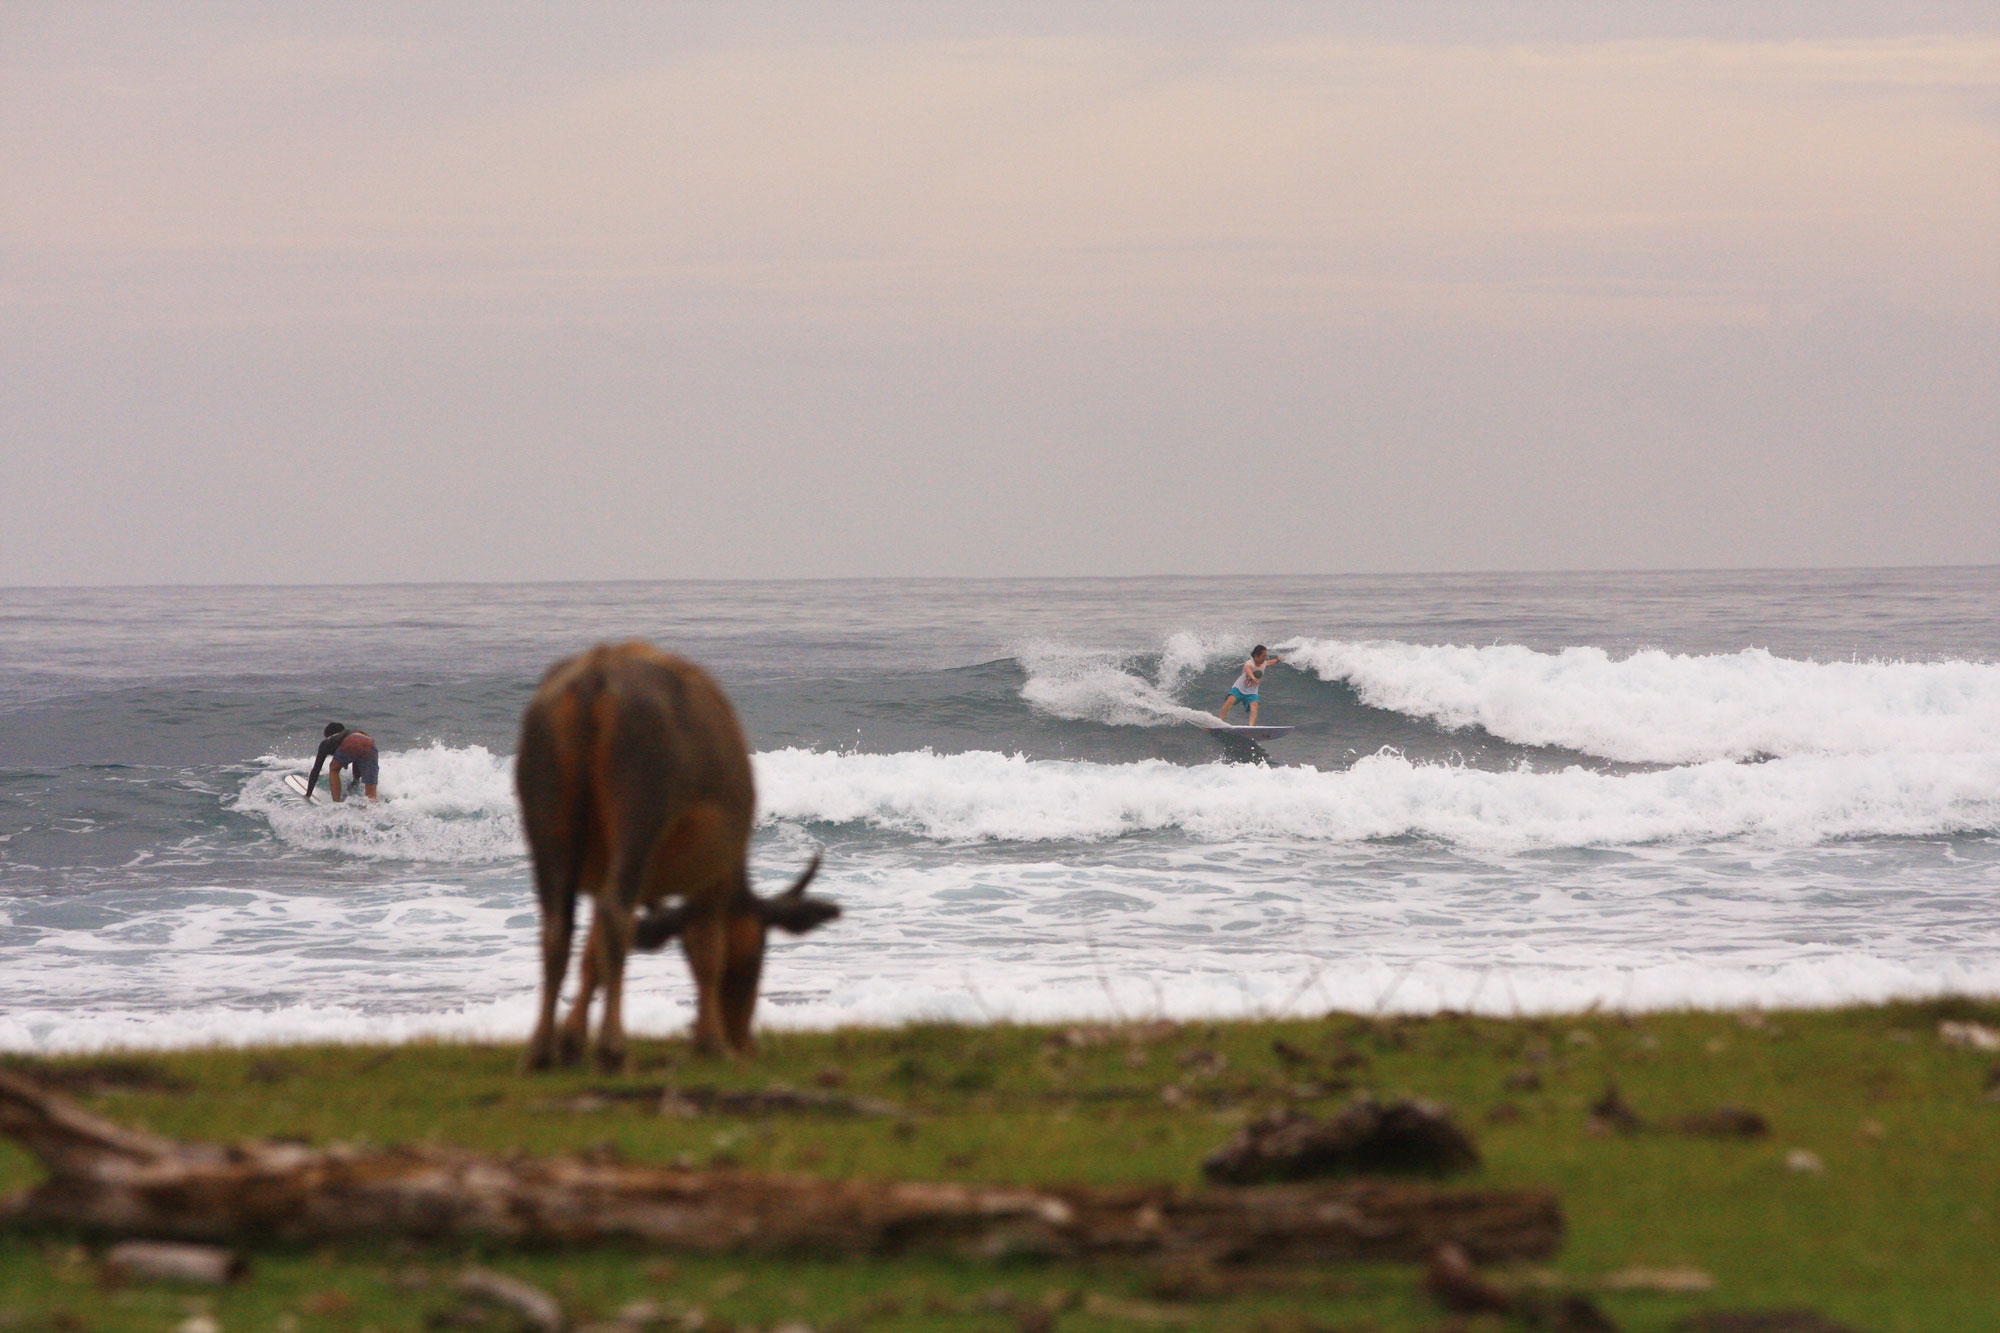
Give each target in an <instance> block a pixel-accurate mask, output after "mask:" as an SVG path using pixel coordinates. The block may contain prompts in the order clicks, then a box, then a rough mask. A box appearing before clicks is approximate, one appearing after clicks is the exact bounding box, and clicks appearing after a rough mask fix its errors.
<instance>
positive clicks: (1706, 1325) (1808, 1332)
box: [1673, 1310, 1854, 1333]
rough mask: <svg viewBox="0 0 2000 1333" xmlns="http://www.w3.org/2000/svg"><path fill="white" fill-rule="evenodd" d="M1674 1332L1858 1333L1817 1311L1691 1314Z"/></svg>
mask: <svg viewBox="0 0 2000 1333" xmlns="http://www.w3.org/2000/svg"><path fill="white" fill-rule="evenodd" d="M1673 1333H1854V1330H1853V1329H1851V1328H1849V1327H1848V1326H1847V1325H1846V1324H1836V1323H1835V1322H1834V1321H1833V1320H1831V1319H1828V1318H1827V1317H1826V1316H1825V1315H1823V1314H1821V1313H1819V1312H1818V1311H1817V1310H1710V1311H1708V1312H1707V1313H1706V1314H1696V1315H1689V1316H1688V1317H1687V1318H1685V1319H1683V1320H1681V1321H1680V1322H1679V1323H1677V1324H1675V1325H1674V1326H1673Z"/></svg>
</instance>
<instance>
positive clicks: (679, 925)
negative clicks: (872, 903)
mask: <svg viewBox="0 0 2000 1333" xmlns="http://www.w3.org/2000/svg"><path fill="white" fill-rule="evenodd" d="M818 873H819V856H818V855H817V854H815V855H814V856H813V859H812V864H811V865H808V866H807V867H806V868H805V873H804V874H802V875H800V876H799V877H798V879H796V880H795V881H793V883H792V887H791V888H789V889H786V890H785V891H784V892H783V893H780V894H777V895H775V896H774V897H770V898H759V897H758V896H757V895H756V894H755V893H753V892H751V890H750V886H749V884H748V883H745V884H744V885H743V886H742V887H741V889H740V890H739V891H738V892H737V893H736V895H735V896H734V897H732V898H731V899H730V900H729V903H728V905H727V906H726V907H724V908H723V911H722V917H721V919H720V920H717V919H716V918H715V917H714V916H701V915H698V914H697V913H696V912H695V911H694V910H693V909H692V907H691V906H690V905H689V904H688V903H687V902H685V901H683V902H679V903H675V904H674V905H673V906H671V907H657V908H655V909H653V910H652V911H649V912H647V913H646V914H645V915H644V916H642V917H640V918H639V919H638V920H637V921H636V922H634V923H633V928H632V945H633V947H634V948H638V949H658V948H661V947H663V946H664V945H665V944H666V943H667V941H668V940H671V939H673V938H674V937H675V936H676V935H679V936H682V937H683V938H684V939H685V940H686V942H687V946H688V950H689V956H690V957H693V955H694V953H695V952H696V951H697V950H698V949H700V948H705V947H712V946H709V945H706V944H704V943H701V942H700V941H699V937H702V936H708V938H710V939H712V938H713V936H709V935H708V932H711V931H720V933H721V935H722V951H723V957H724V962H723V969H722V993H721V994H720V995H719V996H716V997H714V998H715V999H716V1000H718V1001H719V1002H720V1004H721V1009H722V1025H723V1030H724V1032H725V1034H726V1036H727V1039H728V1041H729V1044H730V1046H731V1047H732V1048H734V1049H735V1050H738V1051H745V1052H747V1051H749V1050H750V1049H751V1036H750V1017H751V1014H752V1012H753V1011H754V1010H755V1009H756V1007H757V981H758V977H759V976H760V975H761V974H762V972H763V970H764V938H765V936H766V935H767V934H768V933H769V932H770V929H771V927H773V926H776V927H777V928H778V929H779V930H782V931H785V932H787V933H789V934H792V935H803V934H805V933H806V932H807V931H809V930H815V929H817V928H819V927H820V926H823V925H825V924H826V923H827V922H829V921H831V920H833V919H834V918H835V917H837V916H839V915H840V904H839V903H837V902H835V901H833V899H831V898H819V897H814V896H812V895H809V894H807V893H806V885H808V884H810V883H812V878H813V876H814V875H816V874H818ZM698 975H699V969H697V976H698ZM697 984H699V982H697ZM699 1044H700V1043H699V1039H697V1045H699Z"/></svg>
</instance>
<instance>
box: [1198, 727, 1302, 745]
mask: <svg viewBox="0 0 2000 1333" xmlns="http://www.w3.org/2000/svg"><path fill="white" fill-rule="evenodd" d="M1202 730H1204V731H1207V732H1210V733H1212V734H1213V735H1215V736H1216V737H1218V738H1220V737H1223V736H1236V737H1240V738H1242V739H1243V740H1246V741H1270V740H1276V739H1277V738H1278V737H1280V736H1283V735H1285V734H1286V733H1287V732H1289V731H1291V730H1292V728H1290V727H1231V726H1227V725H1225V726H1220V727H1204V728H1202Z"/></svg>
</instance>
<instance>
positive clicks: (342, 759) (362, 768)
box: [306, 722, 381, 801]
mask: <svg viewBox="0 0 2000 1333" xmlns="http://www.w3.org/2000/svg"><path fill="white" fill-rule="evenodd" d="M325 736H326V739H324V740H322V741H321V742H320V743H319V753H318V754H316V755H314V756H313V770H312V776H311V777H309V778H307V779H306V799H307V800H311V799H312V794H313V787H314V786H316V785H317V784H318V782H319V770H320V766H321V765H323V764H327V762H328V761H329V760H331V761H332V763H331V764H330V765H328V767H327V770H326V789H327V791H328V792H329V793H331V794H332V796H333V799H334V800H336V801H338V800H341V799H342V797H341V793H340V770H341V769H342V768H346V769H348V770H349V772H350V776H351V777H352V779H353V781H354V782H356V783H359V784H360V786H361V789H362V790H363V791H365V792H367V793H368V799H369V800H371V801H373V800H376V799H377V797H376V795H375V783H376V780H377V778H378V777H379V776H380V774H381V768H380V765H379V764H378V763H377V762H376V755H375V742H374V740H373V738H371V737H370V736H369V735H368V733H367V732H365V731H355V730H354V729H353V728H351V727H343V726H342V725H340V723H338V722H329V723H327V724H326V732H325Z"/></svg>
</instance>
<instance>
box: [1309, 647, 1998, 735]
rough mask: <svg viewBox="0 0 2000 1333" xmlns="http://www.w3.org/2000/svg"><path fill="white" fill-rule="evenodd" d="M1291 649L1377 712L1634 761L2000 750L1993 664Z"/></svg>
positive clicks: (1520, 650)
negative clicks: (1347, 686) (1395, 713)
mask: <svg viewBox="0 0 2000 1333" xmlns="http://www.w3.org/2000/svg"><path fill="white" fill-rule="evenodd" d="M1279 650H1280V651H1281V652H1282V654H1283V655H1284V656H1285V658H1286V659H1287V661H1289V662H1290V663H1291V664H1292V665H1294V666H1297V667H1299V668H1301V669H1305V670H1311V671H1313V672H1315V673H1317V674H1318V675H1319V677H1320V678H1321V679H1323V680H1328V681H1345V682H1347V683H1348V684H1349V685H1350V686H1352V687H1353V689H1354V691H1355V693H1356V694H1357V695H1358V696H1359V697H1360V699H1361V701H1362V702H1363V703H1366V704H1368V705H1370V706H1372V707H1375V708H1385V709H1389V710H1391V711H1394V712H1398V713H1404V714H1408V715H1410V716H1412V717H1421V718H1427V719H1429V720H1431V721H1434V722H1436V723H1438V724H1440V725H1442V726H1445V727H1454V728H1456V727H1472V726H1477V727H1481V728H1484V729H1485V730H1486V731H1488V732H1490V733H1492V734H1493V735H1495V736H1498V737H1501V738H1502V739H1505V740H1509V741H1514V742H1517V743H1519V744H1524V745H1552V746H1562V747H1565V748H1568V749H1572V750H1577V751H1581V752H1583V753H1586V754H1593V755H1600V756H1603V757H1604V758H1607V759H1616V760H1625V761H1629V762H1635V763H1668V764H1681V763H1694V762H1699V761H1702V760H1707V759H1717V758H1737V757H1744V756H1749V755H1757V754H1770V755H1803V754H1888V753H1903V754H1911V753H1926V754H1954V753H1969V752H1994V751H2000V664H1994V663H1989V662H1965V661H1944V662H1880V661H1868V662H1806V661H1798V660H1795V659H1792V658H1784V657H1775V656H1773V655H1772V654H1770V653H1768V652H1766V651H1764V650H1762V649H1755V648H1753V649H1746V650H1744V651H1742V652H1738V653H1724V654H1716V655H1710V656H1690V655H1685V654H1679V653H1664V652H1657V651H1648V652H1639V653H1633V654H1631V655H1630V656H1627V657H1613V656H1612V655H1611V654H1610V653H1608V652H1606V651H1605V650H1604V649H1602V648H1565V649H1564V650H1562V651H1561V652H1557V653H1543V652H1536V651H1534V650H1533V649H1529V648H1524V647H1521V646H1519V645H1497V646H1493V647H1485V648H1474V647H1461V646H1455V645H1443V646H1431V645H1421V644H1410V643H1397V642H1368V643H1359V642H1347V641H1342V640H1306V639H1299V640H1293V641H1291V642H1289V643H1286V644H1281V645H1279Z"/></svg>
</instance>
